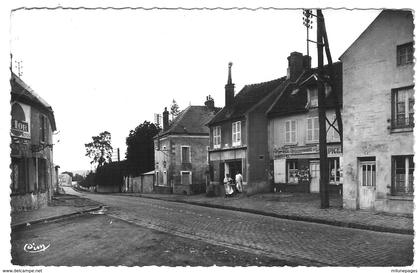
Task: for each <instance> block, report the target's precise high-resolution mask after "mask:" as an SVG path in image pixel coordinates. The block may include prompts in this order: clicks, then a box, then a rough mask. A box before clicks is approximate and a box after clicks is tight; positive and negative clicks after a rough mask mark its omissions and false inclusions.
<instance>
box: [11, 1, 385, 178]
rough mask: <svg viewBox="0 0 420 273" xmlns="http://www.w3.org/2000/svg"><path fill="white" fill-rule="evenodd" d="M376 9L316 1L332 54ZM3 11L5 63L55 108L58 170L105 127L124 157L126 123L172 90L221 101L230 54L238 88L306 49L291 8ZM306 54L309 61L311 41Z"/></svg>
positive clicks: (78, 159) (81, 162)
mask: <svg viewBox="0 0 420 273" xmlns="http://www.w3.org/2000/svg"><path fill="white" fill-rule="evenodd" d="M378 14H379V11H378V10H353V11H351V10H324V16H325V20H326V28H327V33H328V38H329V42H330V48H331V53H332V58H333V61H337V60H338V58H339V57H340V55H341V54H342V53H343V52H344V51H345V50H346V49H347V48H348V47H349V46H350V45H351V44H352V42H353V41H354V40H355V39H357V37H358V36H359V35H360V34H361V33H362V32H363V31H364V30H365V29H366V27H367V26H368V25H369V24H370V23H371V22H372V21H373V20H374V18H375V17H376V16H377V15H378ZM10 20H11V28H10V33H9V34H10V37H9V38H10V48H11V53H12V54H13V61H14V65H15V62H17V61H20V62H21V63H22V68H21V72H22V77H21V78H22V79H23V80H24V81H25V82H26V83H27V84H28V85H29V86H31V88H32V89H34V90H35V92H37V93H38V94H39V95H40V96H41V97H42V98H44V99H45V100H46V101H47V102H48V103H49V104H50V105H51V106H52V107H53V110H54V114H55V119H56V124H57V132H56V134H55V135H54V144H55V145H54V162H55V164H58V165H60V167H61V168H60V171H74V170H89V169H90V168H91V166H90V163H89V162H90V159H89V158H87V157H86V156H85V147H84V144H85V143H88V142H90V141H91V137H92V136H95V135H98V134H99V133H100V132H102V131H105V130H107V131H109V132H111V135H112V145H113V147H114V148H120V150H121V158H124V155H125V150H126V145H125V138H126V137H127V136H128V134H129V132H130V130H133V129H135V127H136V126H138V125H139V124H141V123H143V121H145V120H148V121H153V119H154V113H162V111H163V109H164V107H168V108H169V106H170V104H171V102H172V100H173V99H175V100H176V101H177V103H178V104H179V106H180V108H181V109H183V108H185V107H187V106H188V105H190V104H191V105H204V101H205V98H206V96H207V95H211V96H212V97H213V98H214V100H215V104H216V106H219V107H221V106H223V105H224V85H225V84H226V81H227V71H228V63H229V62H233V67H232V77H233V81H234V83H235V91H236V93H237V92H239V91H240V90H241V89H242V87H243V86H244V85H246V84H252V83H259V82H264V81H269V80H273V79H276V78H280V77H283V76H285V75H286V71H287V57H288V56H289V54H290V53H291V52H293V51H298V52H302V53H305V52H306V28H305V27H304V26H303V24H302V10H300V9H296V10H269V11H267V10H258V11H246V10H245V11H239V10H231V11H223V10H217V11H208V10H207V11H198V10H195V11H185V10H152V11H145V10H18V11H15V12H13V13H12V15H11V16H10ZM313 21H314V22H313V26H314V27H313V29H312V30H311V31H310V36H311V37H310V38H311V39H312V40H316V22H315V20H313ZM310 55H311V56H312V66H313V67H314V66H316V63H317V60H316V45H315V44H310ZM14 72H15V73H17V72H18V70H17V69H16V68H15V69H14Z"/></svg>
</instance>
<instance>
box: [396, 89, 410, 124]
mask: <svg viewBox="0 0 420 273" xmlns="http://www.w3.org/2000/svg"><path fill="white" fill-rule="evenodd" d="M413 126H414V89H413V87H408V88H402V89H394V90H392V128H393V129H398V128H407V127H413Z"/></svg>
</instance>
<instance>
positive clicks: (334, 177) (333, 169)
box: [328, 157, 341, 184]
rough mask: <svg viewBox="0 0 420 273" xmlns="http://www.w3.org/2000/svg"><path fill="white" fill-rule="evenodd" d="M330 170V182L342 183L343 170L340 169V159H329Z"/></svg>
mask: <svg viewBox="0 0 420 273" xmlns="http://www.w3.org/2000/svg"><path fill="white" fill-rule="evenodd" d="M328 170H329V172H328V173H329V181H330V183H332V184H337V183H340V177H341V168H340V159H339V158H338V157H336V158H329V159H328Z"/></svg>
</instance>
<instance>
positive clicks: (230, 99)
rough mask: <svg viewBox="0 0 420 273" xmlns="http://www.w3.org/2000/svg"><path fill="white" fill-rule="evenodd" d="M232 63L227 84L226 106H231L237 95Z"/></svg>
mask: <svg viewBox="0 0 420 273" xmlns="http://www.w3.org/2000/svg"><path fill="white" fill-rule="evenodd" d="M231 68H232V63H229V74H228V81H227V84H226V85H225V106H229V105H231V104H232V103H233V97H234V96H235V85H234V84H233V83H232V71H231Z"/></svg>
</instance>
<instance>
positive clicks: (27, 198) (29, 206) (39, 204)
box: [10, 192, 49, 212]
mask: <svg viewBox="0 0 420 273" xmlns="http://www.w3.org/2000/svg"><path fill="white" fill-rule="evenodd" d="M48 201H49V194H48V192H45V193H28V194H24V195H12V196H11V199H10V205H11V211H12V212H15V211H26V210H34V209H39V208H43V207H46V206H47V205H48Z"/></svg>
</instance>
